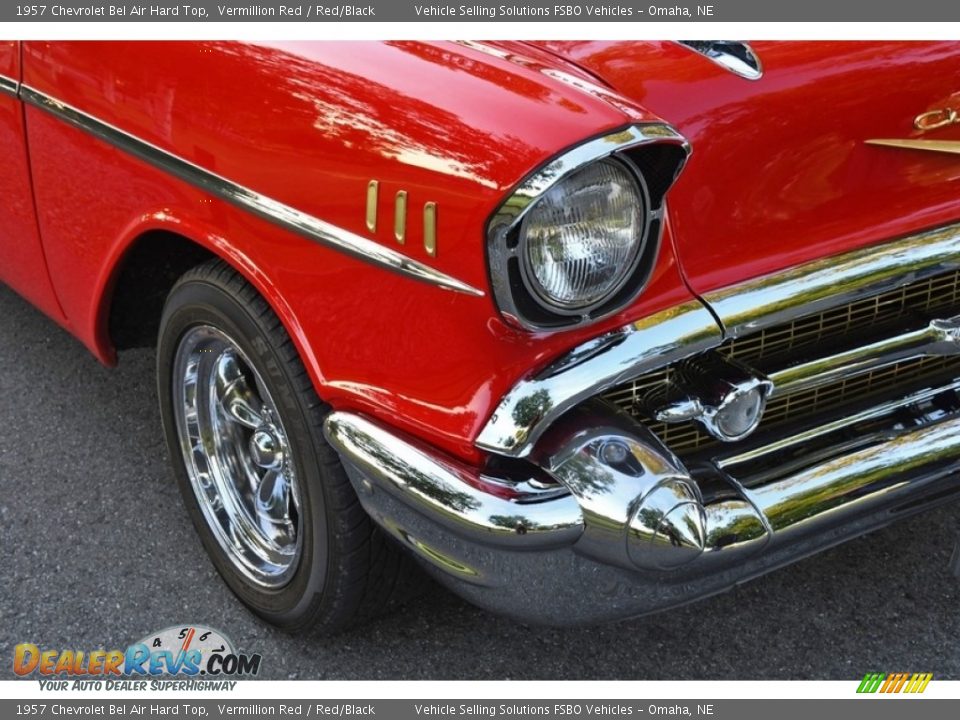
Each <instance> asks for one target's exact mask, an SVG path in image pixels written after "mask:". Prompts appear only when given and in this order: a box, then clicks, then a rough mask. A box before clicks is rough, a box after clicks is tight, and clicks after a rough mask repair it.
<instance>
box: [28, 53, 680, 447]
mask: <svg viewBox="0 0 960 720" xmlns="http://www.w3.org/2000/svg"><path fill="white" fill-rule="evenodd" d="M558 67H561V68H563V69H564V71H565V73H567V74H566V75H564V76H563V77H561V78H559V79H558V78H554V77H548V76H547V75H546V74H544V73H543V72H542V68H541V67H540V66H539V65H538V64H537V63H535V62H527V61H526V60H525V59H523V58H518V57H516V56H512V55H510V54H509V53H507V52H503V51H501V50H498V49H496V48H493V47H491V46H466V45H461V44H453V43H382V44H345V43H293V44H282V45H275V46H264V45H245V44H238V43H87V42H84V43H46V42H36V43H34V42H29V43H26V44H25V53H24V81H25V83H26V84H28V85H29V86H30V87H33V88H35V89H37V90H39V91H40V92H43V93H46V94H48V95H51V96H53V97H56V98H57V99H59V100H60V101H62V102H65V103H67V104H69V105H72V106H74V107H76V108H78V109H80V110H82V111H84V112H86V113H88V114H90V115H93V116H95V117H97V118H99V119H101V120H103V121H105V122H108V123H110V124H112V125H114V126H116V127H118V128H120V129H122V130H124V131H126V132H128V133H131V134H133V135H135V136H137V137H139V138H141V139H143V140H146V141H147V142H150V143H152V144H154V145H156V146H158V147H160V148H163V149H166V150H168V151H171V152H174V153H175V154H177V155H179V156H181V157H183V158H185V159H187V160H189V161H191V162H193V163H195V164H197V165H199V166H201V167H203V168H206V169H208V170H211V171H213V172H215V173H217V174H219V175H221V176H223V177H227V178H229V179H231V180H233V181H235V182H238V183H240V184H242V185H245V186H247V187H249V188H251V189H254V190H256V191H258V192H260V193H262V194H265V195H267V196H270V197H271V198H274V199H276V200H280V201H282V202H284V203H286V204H288V205H291V206H293V207H295V208H297V209H299V210H302V211H304V212H307V213H310V214H312V215H314V216H316V217H318V218H321V219H323V220H326V221H328V222H332V223H334V224H336V225H338V226H340V227H342V228H345V229H347V230H350V231H352V232H356V233H359V234H363V235H368V236H371V237H372V238H373V239H375V240H377V241H378V242H380V243H383V244H385V245H389V246H391V247H395V248H399V249H401V250H402V251H403V252H404V253H406V254H408V255H409V256H410V257H413V258H415V259H418V260H421V261H424V262H428V263H429V264H431V265H433V266H435V267H437V268H438V269H440V270H442V271H444V272H446V273H448V274H450V275H453V276H454V277H456V278H458V279H460V280H462V281H464V282H467V283H470V284H471V285H474V286H475V287H478V288H482V289H484V291H486V289H487V277H486V273H487V269H486V260H485V254H484V242H485V239H484V226H485V224H486V220H487V218H488V217H489V216H490V214H491V213H492V211H493V210H494V209H495V207H496V206H497V205H498V204H499V203H500V202H501V201H502V199H503V198H504V196H505V194H506V193H507V192H508V191H509V189H510V188H512V187H513V186H514V185H516V184H517V183H519V182H520V181H521V180H522V179H523V178H524V177H525V176H526V175H527V174H529V173H530V172H531V171H532V170H533V169H535V168H536V167H538V166H539V165H541V164H542V163H543V162H545V161H546V160H547V159H548V158H550V157H551V156H553V155H555V154H557V153H558V152H560V151H561V150H563V149H565V148H566V147H568V146H571V145H574V144H577V143H579V142H581V141H582V140H584V139H585V138H587V137H589V136H593V135H597V134H599V133H602V132H605V131H608V130H611V129H615V128H618V127H622V126H624V125H626V124H629V123H630V122H634V121H642V120H650V119H654V118H653V116H651V115H650V114H649V113H647V112H645V111H644V110H643V109H642V108H639V107H635V106H631V105H629V104H623V103H619V104H617V103H612V102H610V100H609V99H605V98H604V97H603V94H604V91H602V89H599V88H598V89H599V90H601V92H600V93H599V95H592V94H590V93H589V92H585V91H584V90H583V89H578V88H574V87H572V86H571V85H570V79H571V77H573V75H574V73H573V72H572V70H571V69H570V68H569V67H568V66H566V65H565V64H563V63H559V64H558ZM580 79H581V80H583V78H582V77H581V78H580ZM454 87H455V88H456V89H457V91H456V92H451V88H454ZM518 118H522V122H518ZM27 124H28V129H29V137H30V147H31V149H32V153H31V155H32V161H33V172H34V189H35V194H36V199H37V204H38V207H39V215H40V225H41V230H42V235H43V240H44V246H45V248H46V251H47V257H48V261H49V267H50V273H51V275H52V277H53V279H54V284H55V286H56V288H57V293H58V296H59V298H60V301H61V302H62V304H63V306H64V308H65V310H66V312H67V315H68V317H69V318H70V321H71V323H72V324H73V326H74V328H75V331H76V333H77V335H78V336H79V337H80V338H81V339H82V340H83V341H84V342H85V343H86V344H87V345H88V346H89V347H90V348H91V349H92V350H93V351H94V352H95V353H97V355H98V356H99V357H100V358H101V359H103V360H104V361H108V362H109V361H110V360H111V359H112V350H111V348H110V345H109V338H108V334H107V328H106V326H105V318H106V308H107V307H108V303H109V289H110V287H111V281H112V278H113V277H114V274H115V272H116V265H117V261H118V260H119V259H120V258H122V256H123V253H124V251H125V250H126V248H127V247H128V246H129V244H130V243H131V242H132V241H134V240H135V239H136V238H137V237H138V236H140V235H141V234H142V233H144V232H147V231H150V230H155V229H166V230H172V231H174V232H178V233H180V234H182V235H184V236H186V237H188V238H191V239H193V240H194V241H196V242H198V243H200V244H203V245H205V246H207V247H209V248H211V249H212V250H213V251H214V252H216V253H217V254H220V255H221V256H223V257H225V258H227V259H228V261H230V262H231V263H233V264H234V265H235V266H236V267H237V268H238V269H240V270H241V272H243V273H244V274H245V275H246V276H247V277H248V278H249V279H250V280H251V282H253V283H254V284H255V285H256V287H257V288H258V289H259V290H260V291H261V292H262V293H263V294H264V296H265V297H266V298H267V300H268V301H269V302H270V303H271V304H272V305H273V307H274V309H275V310H276V311H277V313H278V314H279V316H280V317H281V319H282V320H283V322H284V323H285V325H286V327H287V328H288V330H289V331H290V333H291V335H292V336H293V337H294V339H295V342H296V343H297V345H298V347H299V349H300V351H301V354H302V355H303V357H304V361H305V364H306V365H307V367H308V369H309V371H310V373H311V376H312V378H313V380H314V382H315V384H316V386H317V389H318V392H319V393H320V395H321V396H322V397H323V398H324V399H325V400H327V401H328V402H330V403H331V404H332V405H334V406H335V407H337V408H353V409H359V410H364V411H366V412H369V413H371V414H373V415H375V416H379V417H381V418H383V419H384V420H387V421H388V422H390V423H392V424H394V425H396V426H398V427H400V428H402V429H405V430H408V431H410V432H413V433H415V434H417V435H419V436H421V437H423V438H425V439H427V440H428V441H431V442H433V443H435V444H437V445H439V446H440V447H442V448H444V449H446V450H448V451H449V452H452V453H455V454H458V455H460V456H462V457H465V458H467V459H471V460H474V461H476V460H478V459H479V455H478V453H477V451H476V450H475V449H474V447H473V444H472V441H473V439H474V437H475V436H476V434H477V433H478V432H479V430H480V428H481V427H482V425H483V423H484V422H485V421H486V419H487V417H488V416H489V414H490V412H491V410H492V408H493V406H495V404H496V403H497V402H498V401H499V399H500V397H501V396H502V395H503V394H504V393H505V392H506V391H507V390H508V389H509V388H510V387H511V386H512V385H513V384H514V383H515V382H516V381H517V379H519V378H520V377H521V376H523V375H524V374H526V373H527V372H529V371H530V370H531V369H532V368H535V367H537V366H539V365H542V364H544V363H545V362H547V361H548V360H550V359H552V358H553V357H555V356H556V355H557V354H559V353H560V352H562V351H564V350H566V349H568V348H570V347H572V346H573V345H575V344H577V343H578V342H582V341H583V340H584V339H586V338H588V337H591V336H593V335H595V334H596V333H598V332H601V331H603V330H604V329H607V328H612V327H615V326H618V325H621V324H623V323H624V322H625V321H626V320H628V319H630V318H633V317H636V316H638V315H645V314H649V313H651V312H655V311H657V310H659V309H662V308H665V307H668V306H671V305H674V304H676V303H678V302H683V301H684V300H687V299H689V298H690V294H689V291H687V290H686V288H685V287H684V286H683V283H682V280H681V278H680V275H679V272H678V270H677V266H676V262H675V259H674V257H673V254H672V252H670V250H669V243H667V244H666V247H667V249H666V250H665V251H664V252H663V253H662V255H661V257H660V259H659V261H658V264H657V268H656V271H655V273H654V277H653V280H652V282H651V284H650V286H649V290H648V292H647V293H646V294H645V295H644V297H643V298H641V299H640V300H639V301H638V302H637V304H636V305H635V306H634V307H633V308H631V309H630V310H629V311H625V312H623V313H621V314H620V315H619V316H618V317H615V318H611V319H609V320H607V321H606V322H604V323H603V324H601V325H596V326H593V327H591V328H586V329H581V330H578V331H576V332H570V333H560V334H555V335H543V336H537V335H530V334H528V333H525V332H522V331H518V330H514V329H511V328H509V327H507V326H506V325H505V324H504V323H503V322H502V321H501V320H500V318H499V315H498V312H497V310H496V308H495V307H494V305H493V302H492V300H491V298H490V296H489V293H488V294H486V295H485V296H484V297H480V298H476V297H470V296H467V295H461V294H455V293H452V292H448V291H443V290H439V289H437V288H435V287H432V286H428V285H426V284H422V283H418V282H415V281H412V280H410V279H407V278H404V277H401V276H398V275H394V274H391V273H388V272H386V271H384V270H382V269H380V268H377V267H373V266H371V265H368V264H365V263H363V262H360V261H357V260H355V259H352V258H350V257H347V256H345V255H343V254H341V253H339V252H336V251H334V250H331V249H328V248H325V247H322V246H320V245H317V244H315V243H313V242H311V241H309V240H305V239H303V238H301V237H299V236H296V235H293V234H291V233H289V232H287V231H285V230H282V229H279V228H278V227H276V226H274V225H272V224H270V223H269V222H266V221H264V220H262V219H259V218H256V217H254V216H252V215H250V214H248V213H246V212H244V211H241V210H239V209H237V208H235V207H234V206H232V205H229V204H227V203H224V202H222V201H220V200H218V199H216V198H213V197H211V196H209V195H207V194H206V193H204V192H201V191H199V190H197V189H195V188H193V187H191V186H188V185H186V184H185V183H183V182H181V181H179V180H177V179H175V178H173V177H172V176H170V175H168V174H166V173H165V172H163V171H160V170H158V169H155V168H153V167H151V166H148V165H147V164H145V163H144V162H142V161H140V160H138V159H135V158H133V157H131V156H129V155H127V154H125V153H124V152H123V151H121V150H118V149H116V148H114V147H111V146H109V145H107V144H106V143H104V142H103V141H101V140H99V139H96V138H94V137H92V136H91V135H89V134H87V133H85V132H83V131H81V130H78V129H76V128H73V127H71V126H69V125H67V124H65V123H64V122H63V121H62V120H60V119H58V118H56V117H53V116H51V115H49V114H47V113H46V112H44V111H42V110H39V109H36V108H33V107H28V108H27ZM65 176H67V177H69V182H65V180H64V178H65ZM370 179H378V180H379V181H380V198H381V201H380V221H379V223H378V227H377V230H376V232H375V233H373V234H370V233H368V232H367V230H366V228H365V224H364V202H365V192H366V186H367V183H368V181H369V180H370ZM401 189H403V190H406V191H407V193H408V200H409V207H410V212H409V217H410V227H409V232H408V236H407V239H406V244H405V245H403V246H399V245H397V244H396V241H395V239H394V238H393V234H392V224H393V222H392V221H393V216H392V200H393V197H394V195H395V193H396V192H397V191H399V190H401ZM428 201H430V202H436V203H437V204H438V207H439V243H438V255H437V257H436V258H430V257H429V256H428V255H427V254H426V252H425V250H424V248H423V244H422V228H421V226H420V222H419V217H420V212H419V210H420V208H421V207H422V204H423V203H425V202H428Z"/></svg>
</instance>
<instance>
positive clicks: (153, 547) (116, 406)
mask: <svg viewBox="0 0 960 720" xmlns="http://www.w3.org/2000/svg"><path fill="white" fill-rule="evenodd" d="M958 532H960V508H958V507H946V508H942V509H939V510H936V511H933V512H931V513H927V514H925V515H921V516H916V517H914V518H911V519H909V520H906V521H903V522H901V523H900V524H898V525H895V526H892V527H889V528H887V529H885V530H882V531H879V532H876V533H874V534H872V535H870V536H867V537H864V538H860V539H858V540H855V541H853V542H850V543H847V544H846V545H844V546H841V547H838V548H835V549H833V550H830V551H827V552H825V553H822V554H820V555H818V556H815V557H813V558H810V559H807V560H805V561H803V562H801V563H799V564H797V565H794V566H792V567H789V568H786V569H784V570H780V571H778V572H775V573H773V574H771V575H768V576H766V577H764V578H761V579H759V580H755V581H753V582H751V583H749V584H747V585H745V586H742V587H740V588H737V589H735V590H733V591H731V592H728V593H725V594H723V595H720V596H717V597H714V598H711V599H709V600H706V601H703V602H700V603H697V604H694V605H690V606H688V607H685V608H682V609H679V610H674V611H671V612H668V613H666V614H661V615H657V616H653V617H649V618H645V619H639V620H633V621H630V622H622V623H618V624H612V625H606V626H602V627H593V628H573V629H542V628H531V627H526V626H523V625H518V624H516V623H514V622H511V621H509V620H505V619H502V618H499V617H496V616H493V615H490V614H488V613H486V612H483V611H481V610H478V609H476V608H474V607H472V606H470V605H468V604H467V603H465V602H463V601H461V600H460V599H458V598H456V597H455V596H453V595H451V594H449V593H447V592H445V591H442V590H439V589H437V590H436V591H433V592H430V593H428V594H427V595H425V596H423V597H421V598H419V599H418V600H416V601H415V602H413V603H411V604H410V605H409V606H408V607H406V608H405V609H403V610H402V611H400V612H398V613H396V614H394V615H392V616H390V617H387V618H383V619H381V620H379V621H376V622H374V623H372V624H369V625H367V626H365V627H362V628H359V629H357V630H354V631H352V632H350V633H348V634H345V635H341V636H338V637H334V638H315V637H291V636H288V635H284V634H283V633H280V632H277V631H275V630H272V629H271V628H269V627H267V626H266V625H264V624H263V623H262V622H260V621H259V620H258V619H257V618H256V617H254V616H253V615H251V614H250V613H249V612H247V611H246V610H245V609H244V608H243V607H242V606H241V605H240V604H239V602H237V601H236V600H235V599H234V597H233V596H232V595H231V593H230V592H229V591H228V590H227V588H226V586H225V585H224V584H223V583H222V582H221V581H220V579H219V578H218V576H217V574H216V572H215V571H214V569H213V567H212V565H211V564H210V562H209V561H208V560H207V558H206V555H205V554H204V552H203V549H202V548H201V546H200V542H199V541H198V539H197V537H196V535H195V533H194V531H193V528H192V527H191V525H190V521H189V519H188V517H187V514H186V512H185V511H184V509H183V507H182V504H181V501H180V496H179V494H178V492H177V489H176V487H175V484H174V481H173V478H172V475H171V473H170V471H169V469H168V460H167V453H166V449H165V446H164V443H163V440H162V437H161V430H160V419H159V413H158V409H157V402H156V391H155V389H154V355H153V352H152V351H148V350H137V351H131V352H127V353H124V354H123V355H121V359H120V365H119V367H118V368H116V369H107V368H104V367H102V366H100V365H99V364H98V363H97V361H96V360H94V358H93V357H92V356H90V355H89V354H88V352H87V351H86V350H85V349H84V348H83V346H81V345H80V343H79V342H77V341H76V340H74V339H73V338H71V337H70V336H69V335H68V334H67V333H66V332H64V331H63V330H61V329H60V328H59V327H58V326H56V325H55V324H54V323H53V322H51V321H50V320H48V319H47V318H45V317H44V316H43V315H42V314H41V313H39V312H38V311H36V310H34V309H33V308H32V307H31V306H29V305H28V304H27V303H26V302H25V301H24V300H22V299H21V298H20V297H18V296H17V295H15V294H14V293H13V292H11V291H10V290H8V289H6V288H4V287H2V286H0V678H3V679H6V678H9V677H12V675H13V673H12V655H13V647H14V645H16V644H17V643H20V642H33V643H36V644H38V645H41V646H43V647H47V648H60V649H64V648H78V649H84V648H86V649H92V648H99V647H106V648H108V649H109V648H114V647H126V645H128V644H129V643H131V642H134V641H136V640H138V639H139V638H141V637H143V636H145V635H147V634H148V633H150V632H151V631H154V630H159V629H161V628H164V627H167V626H170V625H177V624H181V623H194V624H204V625H208V626H211V627H215V628H218V629H220V630H222V631H223V632H224V633H225V634H226V635H227V636H229V637H230V638H232V639H233V641H234V643H235V645H237V646H238V649H240V650H241V651H243V652H248V653H252V652H259V653H261V654H262V655H263V663H262V677H266V678H270V679H288V678H290V679H380V678H382V679H458V678H464V679H491V680H499V679H521V678H525V679H543V680H554V679H601V678H602V679H627V680H638V679H648V680H652V679H665V680H669V679H853V678H860V677H862V676H863V675H864V673H866V672H867V671H875V672H921V671H923V672H933V673H934V677H935V678H954V679H957V678H960V642H958V640H957V638H958V637H960V580H957V579H955V578H954V577H953V576H952V575H951V574H950V573H949V572H948V570H947V566H948V560H949V558H950V553H951V551H952V548H953V544H954V542H955V539H956V538H957V536H958ZM531 602H534V603H537V602H550V598H533V597H532V598H531Z"/></svg>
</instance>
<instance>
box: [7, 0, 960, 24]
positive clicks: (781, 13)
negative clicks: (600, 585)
mask: <svg viewBox="0 0 960 720" xmlns="http://www.w3.org/2000/svg"><path fill="white" fill-rule="evenodd" d="M450 21H454V22H577V23H583V22H639V23H644V22H867V21H869V22H897V23H903V22H918V21H924V22H953V21H960V3H948V2H943V0H912V2H909V3H905V2H895V1H894V0H873V1H872V2H869V3H866V2H865V3H853V2H847V3H838V2H836V1H835V0H804V2H770V0H706V1H705V2H702V3H696V2H695V3H691V2H679V3H666V2H658V3H653V4H651V3H647V2H630V1H629V0H620V1H619V2H617V1H614V2H543V1H542V0H541V1H538V2H521V1H518V0H514V1H513V2H497V1H493V2H491V1H490V0H474V1H473V2H464V3H460V2H430V1H428V0H422V1H418V2H411V1H410V0H371V1H370V2H366V1H364V0H354V1H352V2H299V1H298V0H284V1H283V2H278V1H277V0H254V1H253V2H247V1H244V0H216V1H214V2H209V1H207V0H198V1H197V2H189V3H182V2H181V3H176V2H160V3H151V2H127V1H125V0H112V1H111V2H99V1H97V0H89V1H88V0H63V2H37V3H25V2H14V3H3V5H2V7H0V22H256V23H262V22H292V23H336V22H417V23H422V22H450Z"/></svg>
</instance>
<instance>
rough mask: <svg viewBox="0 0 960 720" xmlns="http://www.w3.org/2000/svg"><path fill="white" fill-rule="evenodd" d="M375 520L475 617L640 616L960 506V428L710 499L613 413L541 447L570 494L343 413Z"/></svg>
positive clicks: (945, 425)
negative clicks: (954, 503) (509, 476)
mask: <svg viewBox="0 0 960 720" xmlns="http://www.w3.org/2000/svg"><path fill="white" fill-rule="evenodd" d="M326 433H327V437H328V439H329V441H330V442H331V443H332V445H333V446H334V447H335V448H336V449H337V450H338V451H339V452H340V455H341V457H342V458H343V460H344V463H345V465H346V468H347V471H348V474H349V476H350V478H351V480H352V482H353V484H354V487H355V488H356V490H357V493H358V495H359V496H360V499H361V502H362V503H363V505H364V507H365V508H366V510H367V512H369V513H370V515H371V516H372V517H373V518H374V519H375V520H376V521H377V523H379V524H380V526H381V527H383V528H384V529H385V530H386V531H387V532H389V533H390V534H392V535H393V536H394V537H395V538H397V539H398V540H399V541H400V542H401V543H402V544H404V545H405V546H407V547H408V548H410V550H411V551H413V552H414V553H415V554H416V555H417V556H418V557H419V558H420V559H421V560H422V561H423V563H424V564H425V565H426V567H427V568H428V569H430V570H431V571H432V572H433V574H434V575H435V576H436V577H437V578H438V579H439V580H440V581H441V582H443V583H444V584H446V585H447V586H449V587H450V588H451V589H453V590H454V591H455V592H458V593H459V594H461V595H463V596H464V597H466V598H467V599H469V600H470V601H472V602H474V603H476V604H477V605H480V606H483V607H487V608H489V609H491V610H494V611H496V612H499V613H503V614H507V615H510V616H513V617H515V618H518V619H520V620H523V621H525V622H532V623H546V624H569V623H585V622H598V621H603V620H610V619H617V618H624V617H631V616H636V615H641V614H645V613H649V612H653V611H656V610H661V609H665V608H668V607H670V606H673V605H678V604H682V603H685V602H689V601H691V600H695V599H697V598H700V597H704V596H707V595H710V594H713V593H716V592H719V591H722V590H724V589H726V588H729V587H731V586H732V585H734V584H736V583H738V582H740V581H743V580H746V579H748V578H750V577H753V576H756V575H759V574H761V573H764V572H767V571H769V570H771V569H773V568H775V567H778V566H780V565H784V564H786V563H789V562H791V561H792V560H795V559H798V558H800V557H803V556H805V555H808V554H810V553H812V552H815V551H817V550H820V549H822V548H825V547H828V546H830V545H833V544H835V543H837V542H840V541H842V540H844V539H846V538H847V537H850V536H853V535H858V534H861V533H863V532H866V531H868V530H870V529H873V528H875V527H879V526H882V525H884V524H886V523H888V522H890V521H892V520H893V519H895V518H897V517H898V516H901V515H904V514H906V513H908V512H913V511H917V510H920V509H923V508H925V507H928V506H931V505H933V504H935V503H937V502H939V501H942V500H944V499H948V498H949V497H950V495H951V493H952V491H953V490H954V489H956V483H955V482H952V481H951V480H950V477H949V475H950V474H951V473H952V472H953V471H954V470H955V469H956V468H957V466H958V464H960V418H951V419H948V420H942V421H939V422H936V423H934V424H932V425H930V426H927V427H924V428H922V429H918V430H914V431H909V432H903V433H900V434H896V435H894V436H890V437H888V438H887V439H885V440H883V441H878V442H876V443H874V444H872V445H870V446H868V447H862V448H859V449H858V450H857V451H855V452H853V453H850V454H849V455H847V456H845V457H844V458H842V459H839V460H831V461H827V462H824V463H822V464H819V465H815V466H813V467H808V468H806V469H805V470H803V471H802V472H798V473H796V474H793V475H789V476H787V477H785V478H782V479H780V480H778V481H777V482H774V483H770V484H768V485H763V486H759V487H755V488H751V489H748V488H745V487H743V486H742V485H740V484H739V483H737V482H736V481H735V480H733V479H731V478H727V480H726V485H725V486H719V487H718V486H717V480H718V479H717V478H711V481H710V483H709V487H704V486H703V485H702V481H700V480H698V479H695V478H693V477H691V475H690V474H689V473H688V472H687V471H686V470H685V468H684V467H683V465H682V464H681V463H680V461H679V460H677V459H676V458H675V457H673V456H672V455H671V454H670V453H669V451H667V450H666V449H665V448H664V447H663V445H662V444H661V443H660V442H659V441H658V440H657V439H656V438H655V437H653V436H652V435H651V434H650V432H649V431H648V430H647V429H646V428H645V427H643V426H642V425H640V424H639V423H636V422H635V421H634V420H633V419H632V418H630V417H628V416H626V415H624V414H622V413H619V412H618V411H616V410H614V409H612V408H611V407H610V406H608V405H605V404H603V403H599V402H597V403H587V404H584V405H581V406H579V407H577V408H576V409H575V410H574V411H573V412H571V413H568V414H567V415H566V416H564V418H563V419H562V420H561V421H560V422H559V423H557V424H556V425H555V426H554V427H553V428H551V430H550V431H549V432H548V433H547V434H545V436H544V437H543V439H542V440H541V442H540V443H539V444H538V451H539V448H543V450H542V451H539V453H542V454H538V457H537V460H536V462H537V464H538V465H539V466H540V467H541V468H543V470H544V472H546V473H547V475H548V476H550V477H552V478H555V479H556V480H559V481H560V483H561V486H560V487H558V486H557V485H555V484H551V483H541V482H539V481H538V480H537V479H535V478H533V479H531V480H529V481H528V482H526V483H516V482H513V483H509V484H508V483H505V482H503V481H501V480H498V479H495V478H490V477H486V476H484V475H483V474H482V473H480V472H478V471H477V470H474V469H471V468H468V467H467V466H465V465H462V464H460V463H458V462H456V461H454V460H452V459H450V458H446V457H442V456H440V455H439V454H438V453H437V452H435V451H431V450H430V449H429V448H428V447H426V446H424V445H423V444H421V443H419V442H417V441H415V440H413V439H409V438H402V437H400V436H399V435H397V434H395V433H393V432H391V431H389V430H387V429H386V428H384V427H383V426H381V425H379V424H377V423H375V422H373V421H371V420H369V419H366V418H364V417H362V416H359V415H354V414H350V413H333V414H332V415H331V416H330V417H329V418H328V420H327V424H326Z"/></svg>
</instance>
